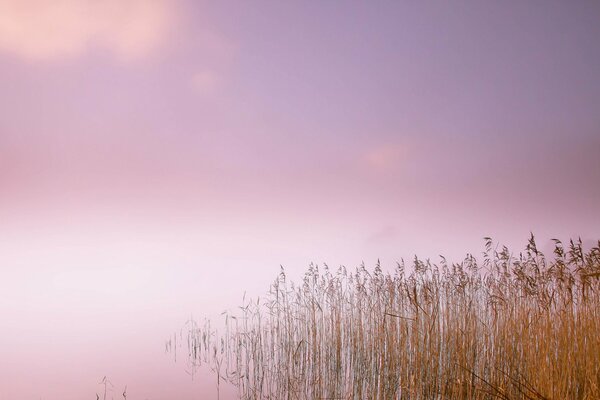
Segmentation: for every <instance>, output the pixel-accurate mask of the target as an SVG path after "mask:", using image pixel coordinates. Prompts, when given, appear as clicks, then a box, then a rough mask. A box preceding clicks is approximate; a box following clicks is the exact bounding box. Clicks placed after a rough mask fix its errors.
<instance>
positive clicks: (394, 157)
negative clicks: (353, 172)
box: [363, 144, 408, 170]
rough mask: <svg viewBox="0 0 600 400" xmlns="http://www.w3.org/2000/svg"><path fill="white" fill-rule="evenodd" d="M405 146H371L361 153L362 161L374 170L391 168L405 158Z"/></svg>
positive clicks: (395, 166) (398, 164)
mask: <svg viewBox="0 0 600 400" xmlns="http://www.w3.org/2000/svg"><path fill="white" fill-rule="evenodd" d="M407 155H408V151H407V149H406V146H404V145H399V144H393V145H385V146H379V147H375V148H372V149H370V150H368V151H367V152H366V153H365V154H364V155H363V161H364V162H365V163H366V164H367V165H368V166H369V167H371V168H373V169H376V170H393V169H396V168H398V167H399V166H400V165H401V164H402V162H403V160H405V159H406V156H407Z"/></svg>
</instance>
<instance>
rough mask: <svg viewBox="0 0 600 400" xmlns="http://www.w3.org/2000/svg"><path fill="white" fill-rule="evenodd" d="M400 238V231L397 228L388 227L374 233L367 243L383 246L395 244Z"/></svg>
mask: <svg viewBox="0 0 600 400" xmlns="http://www.w3.org/2000/svg"><path fill="white" fill-rule="evenodd" d="M397 238H398V230H397V229H396V227H395V226H392V225H387V226H384V227H383V228H381V229H380V230H378V231H377V232H375V233H373V234H372V235H371V236H369V237H368V238H367V243H370V244H383V243H390V242H393V241H394V240H396V239H397Z"/></svg>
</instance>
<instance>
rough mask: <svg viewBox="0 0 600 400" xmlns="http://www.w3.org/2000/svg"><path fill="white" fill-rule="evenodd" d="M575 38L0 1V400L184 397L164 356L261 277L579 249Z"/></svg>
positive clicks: (597, 164)
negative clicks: (168, 340) (114, 391)
mask: <svg viewBox="0 0 600 400" xmlns="http://www.w3.org/2000/svg"><path fill="white" fill-rule="evenodd" d="M598 21H600V6H598V5H597V4H595V3H594V2H577V3H573V2H543V3H542V2H528V3H523V2H503V3H502V4H493V3H480V2H461V3H452V4H451V3H447V4H446V3H444V4H441V3H440V4H434V3H425V2H416V3H408V2H407V3H401V2H388V3H385V4H378V5H375V4H372V3H368V4H367V3H363V2H344V3H343V4H342V3H333V2H328V3H326V4H323V3H312V2H294V3H292V2H285V4H284V3H273V2H271V3H268V2H218V3H212V4H209V3H208V2H196V1H166V0H154V1H151V0H127V1H122V0H108V1H103V2H94V1H85V0H58V1H45V0H25V1H23V0H0V88H1V90H0V221H1V223H0V268H1V270H2V279H1V280H0V293H2V294H1V296H2V297H1V299H2V300H1V301H0V358H2V360H3V361H2V363H0V400H3V399H10V400H19V399H32V398H36V399H37V398H40V397H41V398H44V399H58V398H60V399H61V400H70V399H81V398H84V397H86V396H89V397H90V398H93V394H94V393H95V391H97V390H99V387H97V386H96V384H97V381H99V380H100V379H101V378H102V376H104V375H109V376H113V377H114V379H113V380H114V381H116V382H115V383H118V384H119V385H122V386H124V385H125V384H127V385H128V387H129V391H130V393H137V394H136V396H135V398H136V399H138V398H139V399H143V398H149V399H169V398H174V397H173V396H177V398H181V399H184V398H200V397H197V396H199V393H202V391H203V390H213V386H214V383H213V382H212V376H211V375H208V376H207V377H206V382H204V383H202V379H204V378H202V379H200V381H196V382H194V383H192V382H190V380H189V377H188V376H187V375H186V374H185V373H184V372H183V368H182V367H181V366H174V365H173V363H172V361H171V360H170V359H168V358H166V357H163V355H162V353H161V351H162V345H163V338H164V337H165V336H166V335H169V334H170V333H171V332H173V331H175V330H177V329H178V328H179V327H180V326H181V325H182V324H183V322H185V320H186V319H187V318H188V316H189V315H190V314H194V315H196V316H198V317H200V316H202V315H218V313H220V312H221V311H223V310H225V309H233V308H235V306H237V304H238V303H239V302H240V301H241V298H242V295H243V293H244V292H245V291H247V292H248V293H249V294H251V295H253V296H256V295H261V294H262V293H264V292H265V291H266V290H267V289H268V284H269V282H270V281H271V280H272V279H274V278H275V277H276V274H277V273H278V271H279V265H280V264H281V265H283V266H285V267H286V268H287V269H288V271H289V273H290V274H291V276H292V277H296V278H299V277H300V276H301V274H302V272H303V271H304V270H305V268H306V267H307V266H308V264H309V263H310V262H317V263H323V262H326V263H327V264H329V265H330V266H334V267H335V266H338V265H341V264H344V265H346V266H348V267H350V268H352V267H355V266H357V265H359V264H360V263H361V262H362V261H364V262H365V263H366V264H367V265H374V263H375V262H376V260H377V259H378V258H379V259H381V260H382V263H383V266H384V267H385V268H392V267H393V266H394V264H395V261H397V260H399V259H400V258H401V257H404V258H407V259H410V258H412V256H413V255H414V254H417V255H419V256H420V257H423V258H425V257H432V258H433V259H436V257H437V255H438V254H444V255H447V256H448V258H449V259H452V260H456V261H458V260H459V259H460V258H461V257H462V256H464V255H465V254H466V253H467V252H473V253H475V254H476V255H477V254H479V253H480V252H481V251H482V250H483V241H482V238H483V237H484V236H492V237H493V238H495V239H497V240H498V241H500V242H502V243H505V244H507V245H509V246H511V247H512V248H513V250H514V251H515V252H518V251H520V250H521V249H522V248H523V247H524V245H525V242H526V239H527V237H528V236H529V233H530V232H534V233H535V234H536V236H537V237H538V238H539V242H540V243H541V244H542V245H543V246H546V244H547V243H548V241H549V239H550V238H554V237H558V238H561V239H563V240H568V239H569V238H570V237H577V236H581V237H582V238H583V239H584V240H586V241H592V240H597V239H598V238H600V212H599V211H598V204H600V157H598V154H600V113H599V112H598V110H599V109H600V80H599V79H598V71H600V45H599V44H598V40H597V39H598V38H599V37H600V24H599V23H598ZM90 347H91V348H94V349H98V351H92V350H90ZM50 370H51V371H52V373H51V374H50V373H49V371H50ZM158 379H165V380H168V381H169V382H170V383H169V384H164V385H163V384H159V383H158V382H157V380H158ZM202 385H204V386H202ZM186 396H187V397H186ZM195 396H196V397H195ZM133 397H134V396H133V395H131V398H133Z"/></svg>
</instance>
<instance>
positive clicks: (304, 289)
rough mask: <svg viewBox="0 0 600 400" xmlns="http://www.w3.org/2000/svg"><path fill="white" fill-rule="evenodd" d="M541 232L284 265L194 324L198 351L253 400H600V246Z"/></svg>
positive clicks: (199, 358)
mask: <svg viewBox="0 0 600 400" xmlns="http://www.w3.org/2000/svg"><path fill="white" fill-rule="evenodd" d="M555 244H556V246H555V249H554V254H553V257H550V258H547V257H546V256H545V255H544V254H542V253H541V252H540V251H539V250H538V249H537V247H536V243H535V240H534V238H533V236H532V237H531V238H530V239H529V242H528V244H527V247H526V248H525V250H524V252H522V253H520V254H519V255H518V256H513V255H512V254H511V253H510V252H509V250H508V249H507V248H506V247H498V246H495V245H494V244H493V243H492V240H491V239H489V238H485V251H484V253H483V259H482V262H480V263H479V262H478V261H477V260H476V258H475V257H473V256H472V255H468V256H467V257H466V258H465V259H464V260H463V261H462V262H460V263H453V264H449V263H447V262H446V260H445V259H444V258H443V257H442V258H441V261H440V262H439V263H432V262H430V261H429V260H425V261H423V260H419V259H418V258H415V259H414V260H413V261H412V263H411V264H410V265H405V263H404V261H403V262H401V263H398V264H397V266H396V267H395V269H394V270H393V271H392V272H388V273H385V272H383V270H382V268H381V266H380V265H379V263H378V264H377V265H376V266H375V267H374V269H373V270H371V271H369V270H368V269H367V268H365V267H364V265H363V266H360V267H359V268H357V269H356V270H355V271H353V272H349V271H348V270H347V269H346V268H344V267H340V268H339V269H337V271H335V272H332V271H331V270H330V269H329V268H328V267H327V265H324V266H322V267H319V266H317V265H310V267H309V268H308V271H307V272H306V274H305V275H304V278H303V279H302V281H301V282H300V283H299V284H298V285H296V284H294V283H293V282H290V281H288V279H287V277H286V274H285V271H284V270H283V269H282V270H281V272H280V273H279V276H278V278H277V279H276V280H275V281H274V282H273V284H272V286H271V288H270V291H269V293H268V295H267V296H266V298H265V299H263V300H260V299H259V300H256V301H246V300H244V303H243V305H242V306H241V307H240V309H239V313H236V315H232V314H225V315H224V320H225V321H224V330H221V332H219V331H217V330H215V329H214V328H212V327H211V323H210V321H208V320H207V321H205V323H204V324H203V325H198V324H195V323H193V324H190V325H188V326H187V329H186V331H187V338H186V339H187V350H188V359H189V361H190V362H191V363H192V364H193V365H194V366H196V365H201V364H207V365H208V366H210V367H211V368H212V369H213V370H214V371H215V373H216V375H217V382H218V383H220V382H221V381H222V380H225V381H227V382H230V383H232V384H234V385H235V386H236V387H237V388H238V392H239V397H240V398H241V399H382V400H383V399H386V400H388V399H465V398H468V399H505V400H508V399H530V400H534V399H535V400H544V399H567V398H568V399H598V398H600V242H598V246H597V247H594V248H592V249H590V250H589V251H588V252H584V250H583V248H582V244H581V240H579V241H576V242H574V241H570V243H569V244H568V245H567V246H566V247H565V246H563V244H562V243H561V242H560V241H558V240H555Z"/></svg>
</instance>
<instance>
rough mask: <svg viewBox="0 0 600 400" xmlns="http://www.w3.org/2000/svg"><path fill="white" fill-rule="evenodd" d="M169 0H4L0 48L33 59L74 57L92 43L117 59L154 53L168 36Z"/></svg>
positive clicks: (1, 9) (1, 3) (1, 11)
mask: <svg viewBox="0 0 600 400" xmlns="http://www.w3.org/2000/svg"><path fill="white" fill-rule="evenodd" d="M168 4H169V2H168V1H167V0H103V1H92V0H52V1H48V0H1V1H0V51H4V52H9V53H12V54H16V55H17V56H20V57H22V58H25V59H27V60H32V61H43V60H52V59H60V58H65V57H74V56H77V55H79V54H81V53H83V52H85V51H86V50H87V49H88V48H89V47H91V46H98V47H102V48H105V49H107V50H108V51H110V52H111V53H113V54H114V55H115V56H116V57H118V58H119V59H124V60H130V59H135V58H139V57H141V56H144V55H146V54H148V53H150V52H151V51H152V50H153V49H155V48H156V47H157V46H158V45H159V44H160V43H161V42H162V40H163V39H164V37H165V34H166V31H167V28H168V26H169V22H170V20H171V18H172V11H173V10H172V9H171V8H169V7H168Z"/></svg>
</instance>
